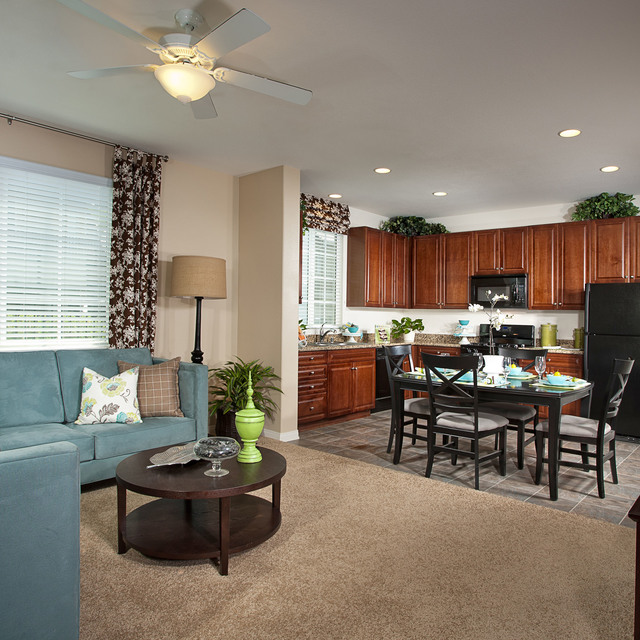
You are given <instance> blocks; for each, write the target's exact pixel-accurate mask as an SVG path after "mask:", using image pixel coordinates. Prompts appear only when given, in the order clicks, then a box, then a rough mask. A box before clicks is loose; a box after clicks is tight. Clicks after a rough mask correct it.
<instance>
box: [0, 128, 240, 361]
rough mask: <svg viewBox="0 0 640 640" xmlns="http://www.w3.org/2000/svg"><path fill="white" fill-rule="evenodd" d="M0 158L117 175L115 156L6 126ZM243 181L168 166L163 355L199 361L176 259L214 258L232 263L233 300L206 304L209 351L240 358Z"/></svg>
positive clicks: (77, 141)
mask: <svg viewBox="0 0 640 640" xmlns="http://www.w3.org/2000/svg"><path fill="white" fill-rule="evenodd" d="M0 155H4V156H9V157H14V158H20V159H22V160H29V161H31V162H39V163H42V164H48V165H52V166H57V167H62V168H64V169H71V170H74V171H84V172H86V173H91V174H94V175H101V176H108V177H110V176H111V166H112V156H113V150H112V148H111V147H109V146H105V145H102V144H99V143H95V142H89V141H87V140H82V139H81V138H75V137H73V136H68V135H65V134H61V133H55V132H52V131H48V130H46V129H40V128H37V127H33V126H31V125H26V124H21V123H18V122H14V123H13V124H12V125H10V126H9V125H7V124H6V122H5V121H2V122H0ZM235 202H237V181H236V179H235V178H234V177H233V176H230V175H226V174H222V173H217V172H215V171H211V170H208V169H203V168H201V167H195V166H191V165H188V164H185V163H180V162H175V161H173V160H171V159H169V161H168V162H167V163H166V164H165V165H164V167H163V180H162V197H161V208H160V215H161V220H160V242H159V258H160V282H159V297H158V319H157V335H156V350H155V353H156V355H158V356H160V357H174V356H181V357H182V358H183V359H184V360H190V359H191V351H192V349H193V342H194V328H195V302H191V301H187V300H181V299H177V298H169V297H168V278H169V276H170V266H171V264H170V263H171V258H172V257H173V256H174V255H183V254H189V255H206V256H214V257H218V258H224V259H226V260H227V295H228V299H227V300H205V301H204V302H203V309H202V350H203V351H204V354H205V355H204V358H205V364H208V365H209V366H215V365H218V364H221V363H223V362H225V361H226V360H228V359H231V358H232V357H233V355H234V354H235V352H236V344H237V334H236V322H235V315H236V305H237V260H236V257H237V222H236V221H237V215H236V210H235V204H234V203H235Z"/></svg>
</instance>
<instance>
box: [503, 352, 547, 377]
mask: <svg viewBox="0 0 640 640" xmlns="http://www.w3.org/2000/svg"><path fill="white" fill-rule="evenodd" d="M547 353H548V350H547V349H520V348H517V347H498V355H499V356H502V357H503V358H514V359H515V360H517V361H518V366H522V361H523V360H531V362H529V364H527V365H525V366H522V370H523V371H529V369H532V368H533V366H534V365H535V362H536V356H544V357H545V358H546V357H547Z"/></svg>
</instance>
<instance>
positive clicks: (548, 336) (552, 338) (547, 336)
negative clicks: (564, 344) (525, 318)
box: [540, 324, 558, 347]
mask: <svg viewBox="0 0 640 640" xmlns="http://www.w3.org/2000/svg"><path fill="white" fill-rule="evenodd" d="M540 344H541V345H542V346H543V347H557V346H558V325H557V324H542V325H540Z"/></svg>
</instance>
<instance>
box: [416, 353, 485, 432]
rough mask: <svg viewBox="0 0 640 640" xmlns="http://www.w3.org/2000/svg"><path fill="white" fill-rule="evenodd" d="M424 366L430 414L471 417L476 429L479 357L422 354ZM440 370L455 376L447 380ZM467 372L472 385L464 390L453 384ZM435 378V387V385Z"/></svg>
mask: <svg viewBox="0 0 640 640" xmlns="http://www.w3.org/2000/svg"><path fill="white" fill-rule="evenodd" d="M421 355H422V363H423V365H424V369H425V374H426V378H427V386H428V388H429V401H430V405H431V415H432V416H436V417H437V416H438V415H439V414H441V413H444V412H445V411H446V412H451V413H460V414H467V415H470V416H473V420H474V425H475V429H476V431H477V429H478V367H479V364H480V358H479V356H477V355H466V356H437V355H432V354H429V353H423V354H421ZM442 369H454V370H457V373H455V374H454V375H452V376H451V377H449V378H448V377H447V376H446V375H444V374H443V373H442V371H441V370H442ZM466 373H472V376H473V384H472V385H468V386H465V387H462V386H458V385H457V384H456V382H458V381H459V379H460V378H461V377H462V376H464V375H465V374H466ZM432 376H433V378H435V379H436V380H437V382H438V384H437V385H436V384H434V380H433V379H432Z"/></svg>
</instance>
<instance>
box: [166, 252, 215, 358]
mask: <svg viewBox="0 0 640 640" xmlns="http://www.w3.org/2000/svg"><path fill="white" fill-rule="evenodd" d="M171 296H172V297H176V298H195V299H196V341H195V346H194V349H193V351H192V352H191V362H196V363H197V364H202V362H203V357H202V356H203V355H204V353H203V352H202V349H200V328H201V313H202V300H203V299H204V298H210V299H213V300H222V299H224V298H226V297H227V263H226V261H225V260H223V259H222V258H208V257H206V256H174V258H173V270H172V273H171Z"/></svg>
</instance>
